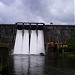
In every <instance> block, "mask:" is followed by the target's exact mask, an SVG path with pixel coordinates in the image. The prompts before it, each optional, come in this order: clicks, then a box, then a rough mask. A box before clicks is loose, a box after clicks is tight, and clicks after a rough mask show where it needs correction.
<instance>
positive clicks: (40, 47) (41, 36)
mask: <svg viewBox="0 0 75 75" xmlns="http://www.w3.org/2000/svg"><path fill="white" fill-rule="evenodd" d="M39 53H44V54H45V48H44V34H43V30H38V54H39Z"/></svg>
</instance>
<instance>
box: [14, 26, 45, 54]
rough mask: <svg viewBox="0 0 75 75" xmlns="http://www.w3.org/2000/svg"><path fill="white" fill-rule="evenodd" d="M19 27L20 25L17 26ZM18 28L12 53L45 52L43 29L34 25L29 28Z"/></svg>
mask: <svg viewBox="0 0 75 75" xmlns="http://www.w3.org/2000/svg"><path fill="white" fill-rule="evenodd" d="M19 28H21V27H20V26H19ZM19 28H18V29H17V33H16V39H15V45H14V52H13V54H28V55H29V54H34V55H39V54H40V53H43V54H45V49H44V34H43V30H38V29H35V25H34V26H32V28H31V30H30V29H29V30H27V29H19ZM26 28H27V27H26ZM41 28H42V27H41ZM39 29H40V28H39Z"/></svg>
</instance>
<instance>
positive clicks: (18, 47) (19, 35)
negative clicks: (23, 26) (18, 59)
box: [13, 30, 22, 54]
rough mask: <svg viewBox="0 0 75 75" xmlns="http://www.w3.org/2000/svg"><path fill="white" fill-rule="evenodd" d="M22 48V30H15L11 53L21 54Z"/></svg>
mask: <svg viewBox="0 0 75 75" xmlns="http://www.w3.org/2000/svg"><path fill="white" fill-rule="evenodd" d="M21 50H22V30H17V33H16V40H15V46H14V52H13V54H21Z"/></svg>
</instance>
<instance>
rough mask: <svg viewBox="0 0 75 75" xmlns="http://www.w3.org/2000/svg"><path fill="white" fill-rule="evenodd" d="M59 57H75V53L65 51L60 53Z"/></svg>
mask: <svg viewBox="0 0 75 75" xmlns="http://www.w3.org/2000/svg"><path fill="white" fill-rule="evenodd" d="M59 57H65V58H75V54H74V53H72V52H64V53H62V54H59Z"/></svg>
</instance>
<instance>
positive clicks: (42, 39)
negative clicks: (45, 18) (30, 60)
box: [0, 22, 75, 54]
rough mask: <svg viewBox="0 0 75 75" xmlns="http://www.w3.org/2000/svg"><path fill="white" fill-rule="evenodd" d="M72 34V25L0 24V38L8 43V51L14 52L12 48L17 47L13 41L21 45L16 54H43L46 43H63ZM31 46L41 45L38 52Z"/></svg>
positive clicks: (74, 33) (74, 30) (45, 50)
mask: <svg viewBox="0 0 75 75" xmlns="http://www.w3.org/2000/svg"><path fill="white" fill-rule="evenodd" d="M72 35H75V26H74V25H54V24H45V23H36V22H17V23H15V24H0V38H3V40H5V42H6V43H10V53H14V54H16V53H15V52H16V50H15V52H13V50H14V48H15V49H17V46H16V44H15V42H16V43H17V44H18V46H19V45H20V44H21V45H22V47H21V45H20V46H19V48H18V53H17V54H19V53H21V54H23V53H26V54H39V53H44V54H45V53H46V52H47V43H49V42H57V43H64V42H66V41H67V40H69V39H70V37H71V36H72ZM16 38H18V39H19V41H17V40H18V39H16ZM33 38H34V39H33ZM19 42H20V43H19ZM36 44H37V45H36ZM25 45H26V46H25ZM34 45H35V46H34ZM33 46H34V47H35V48H37V49H39V48H40V47H41V48H40V49H39V50H40V52H39V51H38V50H37V49H36V51H37V52H35V48H34V47H33ZM21 48H22V49H21ZM19 49H20V50H19ZM23 49H26V50H23ZM33 49H34V50H33ZM41 49H42V50H44V51H42V50H41ZM32 50H33V52H32ZM21 51H22V52H21ZM24 51H26V52H24Z"/></svg>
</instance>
